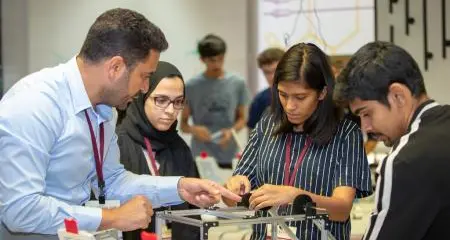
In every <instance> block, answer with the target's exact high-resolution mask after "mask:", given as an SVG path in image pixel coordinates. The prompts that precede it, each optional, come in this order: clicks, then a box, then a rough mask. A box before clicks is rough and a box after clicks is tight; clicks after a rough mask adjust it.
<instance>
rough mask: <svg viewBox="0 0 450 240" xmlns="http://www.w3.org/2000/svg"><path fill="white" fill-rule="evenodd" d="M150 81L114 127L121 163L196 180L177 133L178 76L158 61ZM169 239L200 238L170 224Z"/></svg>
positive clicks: (133, 235) (180, 95) (192, 229)
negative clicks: (147, 86) (170, 237)
mask: <svg viewBox="0 0 450 240" xmlns="http://www.w3.org/2000/svg"><path fill="white" fill-rule="evenodd" d="M149 81H150V83H149V85H150V86H149V91H148V92H147V93H146V94H145V95H144V94H141V95H139V96H138V98H137V99H135V100H134V101H133V102H132V103H131V104H130V106H129V107H128V109H127V113H126V116H125V118H124V119H123V121H122V123H121V124H120V126H119V127H118V128H117V135H118V138H119V139H118V143H119V147H120V161H121V163H122V164H123V165H124V166H125V168H126V169H127V170H129V171H131V172H133V173H136V174H150V175H160V176H186V177H198V172H197V168H196V166H195V162H194V159H193V158H192V154H191V151H190V149H189V147H188V146H187V144H186V143H185V142H184V140H183V139H182V138H181V137H180V136H179V135H178V132H177V130H176V127H177V117H178V114H179V113H180V112H181V111H182V109H183V106H184V101H185V99H184V95H185V86H184V81H183V77H182V75H181V73H180V72H179V71H178V69H177V68H176V67H175V66H173V65H172V64H170V63H168V62H162V61H161V62H159V64H158V68H157V69H156V72H155V73H154V74H153V75H152V76H151V77H150V80H149ZM188 208H194V207H193V206H190V205H189V204H188V203H183V204H181V205H177V206H172V207H171V209H173V210H175V209H176V210H179V209H188ZM160 210H163V209H162V208H159V209H155V212H156V211H160ZM154 223H155V218H154V217H153V218H152V222H151V224H150V225H149V227H148V229H147V231H149V232H155V226H154ZM139 235H140V231H132V232H126V233H124V238H123V239H124V240H131V239H133V240H134V239H140V236H139ZM172 239H174V240H176V239H183V240H187V239H199V231H198V228H195V227H192V226H189V225H184V224H179V223H172Z"/></svg>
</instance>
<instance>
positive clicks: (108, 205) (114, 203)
mask: <svg viewBox="0 0 450 240" xmlns="http://www.w3.org/2000/svg"><path fill="white" fill-rule="evenodd" d="M85 206H86V207H95V208H104V209H112V208H118V207H120V201H119V200H106V201H105V204H100V203H99V202H98V200H91V201H88V202H86V204H85Z"/></svg>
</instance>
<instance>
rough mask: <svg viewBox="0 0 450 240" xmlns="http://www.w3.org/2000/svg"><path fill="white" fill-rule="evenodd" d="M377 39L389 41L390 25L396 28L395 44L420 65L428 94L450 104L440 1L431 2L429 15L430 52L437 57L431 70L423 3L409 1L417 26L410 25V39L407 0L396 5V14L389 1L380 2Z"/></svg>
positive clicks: (449, 68)
mask: <svg viewBox="0 0 450 240" xmlns="http://www.w3.org/2000/svg"><path fill="white" fill-rule="evenodd" d="M376 2H377V8H378V9H377V16H378V39H379V40H384V41H389V39H390V34H389V32H390V30H389V26H390V25H391V24H392V25H393V26H394V43H395V44H397V45H399V46H402V47H403V48H405V49H406V50H407V51H408V52H409V53H410V54H411V55H412V56H413V57H414V58H415V59H416V61H417V63H418V64H419V66H420V68H421V70H422V74H423V75H424V78H425V84H426V87H427V90H428V93H429V95H430V96H431V97H432V98H434V99H436V100H437V101H439V102H440V103H447V104H448V103H450V95H449V94H448V92H449V90H450V80H449V76H450V48H447V59H443V58H442V41H441V38H442V34H441V33H442V30H441V28H442V24H441V8H440V7H441V1H435V0H429V1H426V2H428V4H427V13H428V14H427V15H428V18H427V19H428V24H427V26H428V31H427V32H428V49H429V51H431V52H432V53H433V55H434V57H433V59H432V60H430V61H429V68H428V71H425V70H424V53H423V51H424V50H423V49H424V45H423V36H424V31H423V13H422V9H423V1H417V0H410V1H409V2H410V15H411V17H413V18H415V23H414V24H413V25H410V34H409V36H407V35H406V33H405V0H400V1H398V3H396V4H394V7H393V14H390V13H389V1H387V0H378V1H376ZM446 12H447V21H446V25H447V38H449V39H450V1H448V0H447V4H446Z"/></svg>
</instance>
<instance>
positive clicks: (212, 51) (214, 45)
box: [197, 34, 227, 58]
mask: <svg viewBox="0 0 450 240" xmlns="http://www.w3.org/2000/svg"><path fill="white" fill-rule="evenodd" d="M197 50H198V53H199V54H200V57H202V58H207V57H215V56H219V55H222V54H225V52H226V51H227V44H226V43H225V41H224V40H223V39H222V38H221V37H219V36H216V35H214V34H208V35H206V36H205V37H204V38H203V39H202V40H200V42H199V43H198V45H197Z"/></svg>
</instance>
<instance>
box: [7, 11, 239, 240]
mask: <svg viewBox="0 0 450 240" xmlns="http://www.w3.org/2000/svg"><path fill="white" fill-rule="evenodd" d="M167 47H168V43H167V41H166V39H165V37H164V34H163V33H162V32H161V30H160V29H159V28H158V27H157V26H155V25H153V24H152V23H151V22H149V21H148V20H147V19H146V18H145V17H144V16H142V15H141V14H139V13H137V12H134V11H131V10H126V9H113V10H109V11H107V12H105V13H103V14H102V15H100V16H99V17H98V18H97V19H96V21H95V22H94V24H93V25H92V26H91V28H90V29H89V32H88V34H87V37H86V40H85V42H84V44H83V46H82V48H81V51H80V53H79V54H78V56H76V57H74V58H73V59H71V60H70V61H68V62H67V63H64V64H60V65H58V66H56V67H53V68H47V69H43V70H41V71H39V72H36V73H33V74H31V75H28V76H26V77H25V78H23V79H21V80H20V81H18V82H17V83H16V84H15V85H14V86H13V87H12V88H11V89H10V90H9V91H8V92H7V93H6V95H5V96H4V97H3V99H2V100H1V101H0V166H1V167H0V239H56V236H55V235H56V233H57V230H58V229H59V228H61V227H63V225H64V224H63V222H64V219H65V218H68V217H73V218H75V219H76V220H77V222H78V226H79V228H80V229H82V230H87V231H96V230H102V229H109V228H115V229H118V230H122V231H130V230H135V229H139V228H145V227H147V226H148V224H149V221H150V219H151V215H152V214H153V211H152V208H157V207H160V206H163V205H171V204H178V203H181V202H182V201H187V202H190V203H191V204H195V205H197V206H200V207H207V206H211V205H213V204H215V203H217V202H218V201H219V199H220V198H221V195H224V196H226V197H229V198H235V199H239V197H238V196H236V195H234V194H231V192H228V191H226V190H225V189H224V188H222V187H221V186H219V185H218V184H216V183H214V182H211V181H207V180H201V179H193V178H180V177H153V176H138V175H135V174H132V173H130V172H127V171H125V169H124V168H123V166H122V165H121V164H120V163H119V148H118V145H117V136H116V135H115V133H114V128H115V123H114V121H111V120H112V107H113V106H117V107H120V106H126V105H127V103H128V102H130V101H131V100H132V99H133V97H134V96H135V95H136V94H137V93H138V92H147V91H148V88H149V83H148V79H149V77H150V76H151V74H152V73H153V72H154V71H155V69H156V66H157V63H158V60H159V56H160V52H162V51H164V50H166V49H167ZM91 189H93V190H94V192H95V193H96V195H97V197H99V198H100V199H102V198H105V199H107V200H120V202H121V204H122V206H121V207H118V208H115V209H109V210H108V209H100V208H90V207H84V206H83V205H84V204H85V203H86V202H87V201H88V200H89V197H90V193H91Z"/></svg>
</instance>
